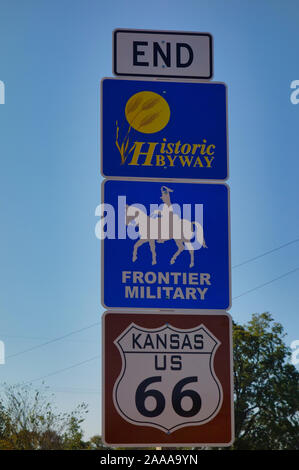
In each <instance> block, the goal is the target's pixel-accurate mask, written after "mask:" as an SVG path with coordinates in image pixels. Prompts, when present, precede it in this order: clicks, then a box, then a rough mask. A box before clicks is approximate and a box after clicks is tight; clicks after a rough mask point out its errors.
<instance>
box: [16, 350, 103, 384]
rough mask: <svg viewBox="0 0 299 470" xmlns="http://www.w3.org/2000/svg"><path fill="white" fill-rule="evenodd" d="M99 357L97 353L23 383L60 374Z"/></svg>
mask: <svg viewBox="0 0 299 470" xmlns="http://www.w3.org/2000/svg"><path fill="white" fill-rule="evenodd" d="M100 357H101V356H100V355H99V354H98V355H97V356H94V357H91V358H90V359H86V360H85V361H82V362H77V363H76V364H73V365H72V366H68V367H65V368H64V369H59V370H56V371H54V372H51V373H50V374H47V375H43V376H42V377H38V378H37V379H33V380H28V381H27V382H24V385H27V384H31V383H32V382H37V381H38V380H43V379H47V378H48V377H52V376H53V375H56V374H60V373H61V372H66V371H67V370H70V369H74V368H75V367H78V366H81V365H83V364H87V363H88V362H91V361H94V360H95V359H98V358H100Z"/></svg>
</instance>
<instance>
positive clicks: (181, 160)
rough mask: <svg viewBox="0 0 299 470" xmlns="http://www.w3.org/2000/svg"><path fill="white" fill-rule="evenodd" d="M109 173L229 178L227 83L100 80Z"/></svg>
mask: <svg viewBox="0 0 299 470" xmlns="http://www.w3.org/2000/svg"><path fill="white" fill-rule="evenodd" d="M101 102H102V164H101V171H102V174H103V176H106V177H129V178H136V177H142V178H176V179H193V180H196V179H197V180H198V179H199V180H200V179H204V180H206V179H208V180H226V179H227V177H228V151H227V110H226V104H227V97H226V86H225V85H224V84H223V83H200V82H198V83H190V82H166V81H145V80H140V79H139V80H129V79H127V80H125V79H109V78H106V79H104V80H103V81H102V100H101Z"/></svg>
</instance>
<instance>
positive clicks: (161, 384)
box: [103, 312, 232, 445]
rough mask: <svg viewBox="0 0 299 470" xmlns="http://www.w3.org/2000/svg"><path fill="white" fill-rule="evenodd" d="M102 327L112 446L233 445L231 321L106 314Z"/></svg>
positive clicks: (107, 419) (226, 318)
mask: <svg viewBox="0 0 299 470" xmlns="http://www.w3.org/2000/svg"><path fill="white" fill-rule="evenodd" d="M182 319H183V320H182ZM103 323H104V324H103V331H104V334H105V339H104V343H105V346H104V348H105V356H106V358H108V359H106V363H105V364H104V370H105V372H104V382H105V404H106V407H105V409H106V413H105V417H104V418H105V421H104V426H103V428H104V432H105V441H106V442H107V443H108V445H116V444H118V445H120V444H130V443H135V444H137V445H138V444H139V445H142V444H146V445H150V444H157V443H159V444H163V445H164V444H166V445H167V444H168V445H171V444H173V443H176V444H181V445H184V444H186V443H189V444H194V443H197V445H200V444H203V443H205V444H208V443H209V444H214V445H217V444H218V445H229V443H230V442H231V440H232V425H231V421H232V399H231V395H232V385H231V319H230V316H229V315H228V314H226V313H224V314H223V312H222V313H221V314H215V312H212V314H209V315H198V314H194V315H187V316H185V315H183V316H181V315H178V314H155V313H153V314H131V313H128V314H127V313H126V314H121V313H106V314H105V316H104V320H103ZM149 325H150V326H149ZM224 373H226V375H224ZM108 410H109V411H108ZM212 430H213V437H212V435H211V431H212Z"/></svg>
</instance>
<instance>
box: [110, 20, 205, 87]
mask: <svg viewBox="0 0 299 470" xmlns="http://www.w3.org/2000/svg"><path fill="white" fill-rule="evenodd" d="M113 44H114V47H113V49H114V61H113V73H114V74H115V75H127V76H128V75H132V76H140V77H142V76H143V77H144V76H146V77H149V76H153V77H173V78H175V77H176V78H193V79H200V78H202V79H210V78H211V77H212V75H213V59H212V36H211V35H210V34H209V33H185V32H178V31H142V30H134V29H116V30H115V31H114V33H113Z"/></svg>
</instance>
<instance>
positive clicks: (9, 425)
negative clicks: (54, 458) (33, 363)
mask: <svg viewBox="0 0 299 470" xmlns="http://www.w3.org/2000/svg"><path fill="white" fill-rule="evenodd" d="M86 413H87V407H86V405H85V404H84V403H83V404H81V405H79V406H78V407H77V408H76V409H75V410H74V411H72V412H70V413H58V412H57V411H56V410H55V409H54V408H53V405H52V403H51V401H50V400H49V397H48V394H47V392H46V390H45V389H44V388H43V389H42V390H34V389H33V388H32V387H31V386H30V385H14V386H11V385H4V387H3V394H2V398H1V406H0V449H1V450H3V449H18V450H37V449H41V450H50V449H82V448H85V447H86V444H85V443H84V442H83V440H82V431H81V428H80V425H81V423H82V422H83V420H84V416H85V414H86Z"/></svg>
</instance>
